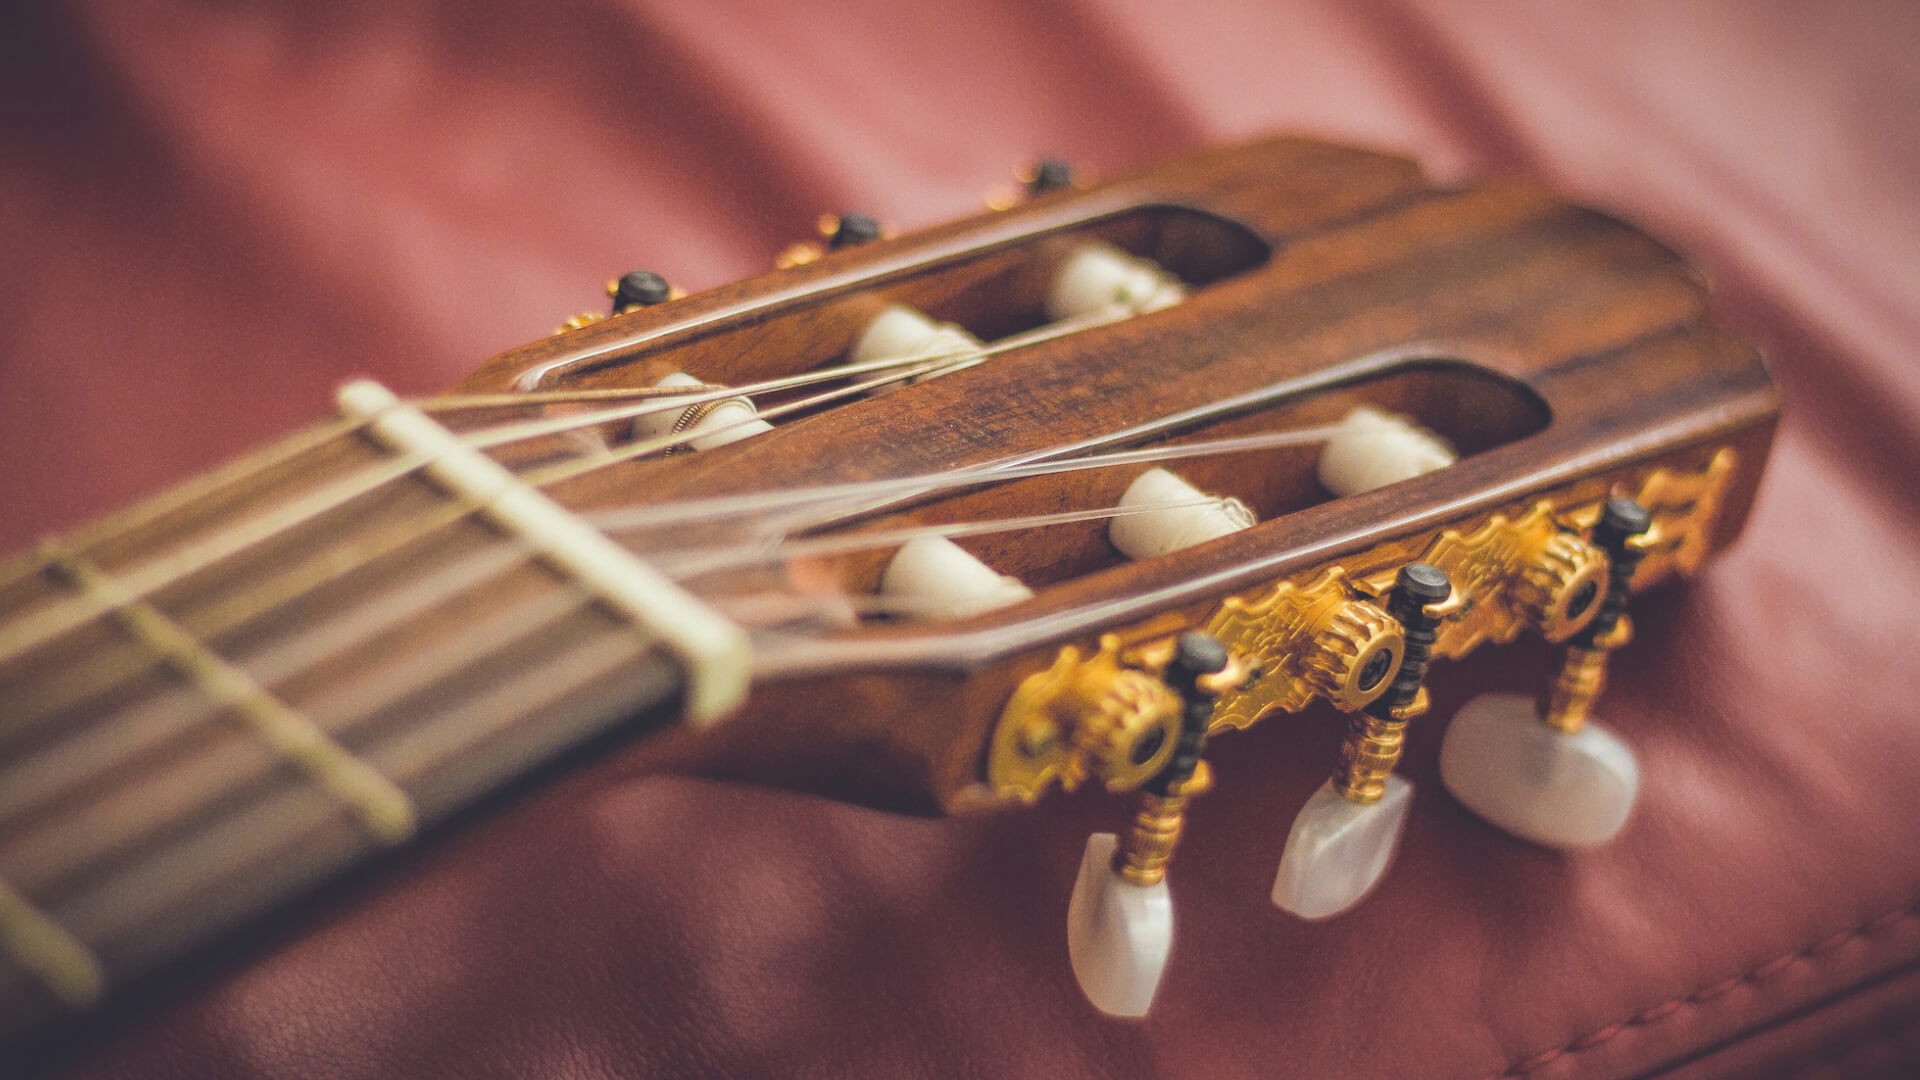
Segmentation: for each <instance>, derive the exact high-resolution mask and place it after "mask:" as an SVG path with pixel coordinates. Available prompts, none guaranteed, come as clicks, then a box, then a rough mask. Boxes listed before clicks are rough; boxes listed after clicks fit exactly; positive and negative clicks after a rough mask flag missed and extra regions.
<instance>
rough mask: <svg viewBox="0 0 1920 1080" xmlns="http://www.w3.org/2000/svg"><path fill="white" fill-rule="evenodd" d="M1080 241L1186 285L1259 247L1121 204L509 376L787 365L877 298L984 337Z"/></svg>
mask: <svg viewBox="0 0 1920 1080" xmlns="http://www.w3.org/2000/svg"><path fill="white" fill-rule="evenodd" d="M1092 241H1099V242H1103V243H1106V244H1110V245H1112V246H1114V247H1116V248H1118V249H1120V250H1121V251H1124V252H1126V253H1127V254H1129V255H1133V256H1136V257H1139V258H1144V259H1148V260H1151V261H1153V262H1155V263H1158V264H1160V265H1161V266H1163V267H1165V268H1166V269H1167V270H1168V271H1169V272H1171V273H1172V274H1173V275H1175V276H1176V277H1178V278H1179V279H1180V280H1181V281H1183V282H1185V283H1186V284H1188V285H1189V286H1191V287H1194V288H1195V289H1196V290H1203V289H1205V288H1206V287H1208V286H1210V285H1213V284H1215V283H1217V282H1220V281H1224V280H1227V279H1229V278H1233V277H1237V276H1239V275H1242V274H1245V273H1247V272H1248V271H1251V270H1255V269H1257V268H1259V267H1260V266H1262V265H1263V264H1265V262H1266V261H1267V259H1268V257H1269V256H1270V254H1271V249H1270V247H1269V245H1268V244H1267V243H1266V242H1265V241H1263V240H1262V239H1260V237H1259V236H1258V235H1257V234H1255V233H1254V232H1253V231H1252V230H1251V229H1249V228H1247V227H1246V226H1244V225H1242V224H1240V223H1238V222H1235V221H1232V220H1230V219H1228V218H1225V217H1222V216H1220V215H1218V214H1214V213H1210V212H1208V211H1205V210H1200V209H1195V208H1192V207H1187V206H1178V205H1169V204H1144V205H1138V206H1131V207H1127V208H1124V209H1118V210H1113V211H1109V212H1104V213H1096V214H1093V215H1090V216H1088V217H1085V218H1081V219H1078V220H1073V221H1070V222H1068V223H1066V224H1062V225H1058V226H1053V227H1045V228H1039V229H1036V230H1035V231H1033V232H1030V233H1025V234H1022V235H1018V236H1015V237H1013V238H1010V239H1003V240H999V241H989V242H986V243H983V244H981V245H979V246H978V247H974V248H971V249H969V250H966V251H963V252H961V253H959V254H955V255H948V256H935V257H931V258H926V259H924V260H918V261H904V262H902V263H900V264H899V265H895V266H889V267H885V268H882V269H880V270H878V271H877V272H875V273H873V274H871V275H868V276H864V277H863V278H862V279H861V280H859V281H858V282H857V283H854V284H852V285H851V286H849V287H846V288H832V289H822V290H818V291H812V292H808V293H806V294H804V295H800V296H795V297H791V298H787V299H785V300H782V299H780V298H771V299H770V300H769V301H768V302H767V303H765V304H764V305H761V306H759V307H758V309H757V310H753V311H739V312H730V313H728V315H729V317H727V318H724V319H719V320H713V321H711V322H706V323H704V324H702V325H698V326H694V327H688V328H686V329H685V330H684V331H678V332H676V331H669V332H667V333H664V334H659V335H654V336H648V337H645V338H642V339H640V340H639V341H637V342H635V343H634V345H633V346H632V347H631V348H618V349H614V350H612V351H610V352H608V353H607V354H606V355H604V356H603V355H598V354H597V353H596V354H592V355H590V356H587V357H582V358H579V359H578V361H577V362H575V361H567V362H565V363H557V362H555V361H547V362H546V363H543V364H534V365H531V366H529V367H527V368H525V369H523V370H522V372H521V373H520V378H519V385H520V388H521V389H532V388H534V384H535V383H537V385H538V388H540V389H547V390H551V389H558V388H562V387H568V388H590V387H620V386H636V385H652V384H653V383H655V382H657V381H658V380H659V379H661V378H663V377H665V376H666V375H668V374H671V373H673V372H675V371H687V372H690V373H692V374H694V375H696V376H698V377H700V378H702V379H706V380H709V381H712V382H718V383H725V384H728V385H740V384H745V383H751V382H755V381H759V380H763V379H770V378H777V377H781V376H787V375H795V374H799V373H802V372H806V371H812V370H815V369H818V368H823V367H827V366H829V365H832V364H835V363H838V362H840V361H841V360H842V359H843V358H844V357H845V355H846V353H847V351H848V349H849V348H851V346H852V344H853V342H854V341H855V340H856V339H857V338H858V336H859V335H860V333H861V332H862V331H863V330H864V329H865V328H866V326H867V324H868V323H869V322H870V321H871V320H872V319H873V318H874V316H876V315H878V314H879V313H880V311H881V310H882V309H884V308H885V307H886V306H887V305H889V304H901V305H905V306H907V307H910V308H914V309H916V310H918V311H921V312H923V313H925V314H927V315H929V316H931V317H932V318H934V319H936V320H938V321H942V322H953V323H957V324H959V325H960V326H963V327H965V328H966V329H967V330H969V331H971V332H972V333H973V334H975V335H976V336H978V337H980V338H983V339H985V340H987V341H989V342H991V341H992V340H994V339H996V338H1000V337H1005V336H1007V335H1009V334H1014V333H1018V332H1020V331H1023V330H1031V329H1034V328H1036V327H1039V326H1042V325H1044V324H1045V323H1047V322H1048V321H1049V320H1048V317H1047V315H1046V313H1045V311H1044V298H1045V296H1046V294H1047V291H1048V287H1049V283H1050V280H1051V276H1052V274H1053V273H1054V271H1055V270H1056V269H1057V268H1058V267H1059V265H1060V264H1061V262H1062V261H1063V260H1064V259H1065V258H1066V256H1067V255H1068V254H1069V253H1071V252H1072V251H1074V250H1075V249H1077V248H1078V247H1080V246H1081V245H1083V244H1086V243H1088V242H1092ZM856 257H857V258H869V257H870V255H869V253H868V252H865V251H856V252H845V253H835V254H833V255H829V256H827V257H826V258H825V259H823V260H821V264H819V265H822V266H826V267H830V266H831V265H832V263H833V262H834V261H835V260H836V259H840V258H847V259H853V258H856ZM809 269H812V268H811V267H809ZM658 314H659V313H657V312H648V311H643V312H637V313H634V314H633V315H627V316H618V317H615V318H613V319H609V320H606V321H605V322H602V323H596V324H594V325H593V326H592V327H590V328H589V329H588V330H586V331H584V332H582V333H581V334H580V336H581V337H583V338H585V337H587V336H589V335H592V336H595V337H598V336H600V335H604V334H606V333H608V332H609V331H611V330H616V329H619V328H620V327H621V326H622V325H623V324H629V323H638V322H641V321H642V320H647V319H655V318H657V316H658ZM563 340H564V339H563Z"/></svg>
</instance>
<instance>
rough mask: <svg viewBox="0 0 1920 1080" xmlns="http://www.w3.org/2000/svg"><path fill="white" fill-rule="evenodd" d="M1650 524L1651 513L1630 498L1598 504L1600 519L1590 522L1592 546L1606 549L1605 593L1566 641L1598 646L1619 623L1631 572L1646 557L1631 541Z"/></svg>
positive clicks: (1636, 568) (1578, 647) (1581, 646)
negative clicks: (1590, 617)
mask: <svg viewBox="0 0 1920 1080" xmlns="http://www.w3.org/2000/svg"><path fill="white" fill-rule="evenodd" d="M1651 528H1653V515H1652V514H1650V513H1648V512H1647V508H1646V507H1644V506H1641V505H1640V504H1639V503H1637V502H1634V501H1633V500H1632V499H1622V498H1612V499H1608V500H1607V502H1606V505H1605V506H1602V507H1601V508H1600V520H1599V521H1596V522H1594V523H1593V546H1594V547H1597V548H1599V549H1600V550H1601V551H1604V552H1606V553H1607V594H1606V595H1605V596H1604V597H1602V598H1601V600H1600V610H1599V611H1598V612H1597V613H1595V615H1594V616H1593V621H1592V622H1590V623H1588V624H1587V626H1586V629H1584V630H1582V631H1580V632H1579V633H1578V634H1575V635H1574V636H1573V639H1572V640H1571V641H1569V642H1568V644H1569V645H1571V646H1572V647H1574V648H1576V649H1593V648H1598V647H1599V643H1600V642H1601V641H1604V640H1606V639H1607V638H1608V637H1609V636H1610V635H1611V634H1612V633H1613V629H1614V627H1616V626H1618V625H1619V623H1620V616H1621V614H1622V613H1624V612H1625V611H1626V610H1627V592H1628V590H1629V589H1631V588H1632V585H1633V575H1634V572H1635V571H1636V570H1638V569H1640V560H1641V559H1642V558H1645V557H1646V552H1645V551H1643V550H1641V549H1640V547H1639V545H1636V544H1633V543H1630V541H1631V540H1632V539H1633V538H1634V537H1636V536H1639V535H1641V534H1642V533H1645V532H1646V531H1647V530H1648V529H1651Z"/></svg>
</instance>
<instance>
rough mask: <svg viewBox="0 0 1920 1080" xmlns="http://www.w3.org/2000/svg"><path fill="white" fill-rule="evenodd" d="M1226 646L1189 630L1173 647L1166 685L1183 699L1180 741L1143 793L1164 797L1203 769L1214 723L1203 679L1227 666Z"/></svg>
mask: <svg viewBox="0 0 1920 1080" xmlns="http://www.w3.org/2000/svg"><path fill="white" fill-rule="evenodd" d="M1228 659H1229V657H1228V655H1227V647H1226V646H1225V645H1223V644H1221V643H1220V639H1219V638H1217V637H1214V636H1213V635H1212V634H1203V633H1200V632H1199V631H1197V630H1195V631H1189V632H1187V633H1184V634H1181V635H1180V638H1179V640H1178V641H1176V642H1175V643H1174V646H1173V659H1172V660H1170V661H1168V662H1167V671H1166V675H1165V678H1166V680H1167V685H1168V686H1169V687H1170V688H1172V690H1173V692H1174V693H1176V694H1178V695H1179V696H1180V702H1181V707H1180V741H1179V742H1177V743H1175V744H1174V751H1173V757H1172V758H1171V759H1170V760H1168V762H1167V766H1166V768H1164V769H1161V770H1160V773H1159V775H1157V776H1155V777H1154V778H1153V779H1151V780H1148V781H1147V782H1146V783H1144V784H1142V785H1140V789H1141V790H1142V791H1145V792H1147V793H1148V794H1151V795H1159V796H1162V797H1165V796H1167V795H1170V794H1172V793H1173V792H1175V791H1177V790H1178V789H1179V788H1180V785H1182V784H1184V783H1186V782H1187V781H1188V780H1190V779H1192V777H1193V773H1194V770H1195V769H1198V768H1199V767H1200V755H1201V753H1202V752H1203V751H1204V750H1205V749H1206V744H1207V728H1208V726H1210V725H1211V724H1212V723H1213V698H1214V695H1213V694H1212V693H1210V692H1209V691H1208V690H1207V689H1206V688H1205V687H1203V686H1201V685H1200V680H1201V679H1202V678H1205V677H1206V676H1208V675H1212V674H1214V673H1215V672H1219V671H1224V670H1226V667H1227V661H1228Z"/></svg>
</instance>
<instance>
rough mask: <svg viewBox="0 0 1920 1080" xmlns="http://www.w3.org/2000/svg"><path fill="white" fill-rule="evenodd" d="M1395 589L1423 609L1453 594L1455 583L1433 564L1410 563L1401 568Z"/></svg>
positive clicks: (1395, 579)
mask: <svg viewBox="0 0 1920 1080" xmlns="http://www.w3.org/2000/svg"><path fill="white" fill-rule="evenodd" d="M1394 587H1395V588H1397V589H1399V590H1400V591H1401V592H1403V593H1405V594H1406V596H1407V599H1409V600H1412V601H1414V602H1415V603H1416V604H1418V605H1420V606H1421V607H1425V606H1426V605H1428V604H1437V603H1439V602H1440V601H1442V600H1445V599H1446V598H1447V597H1448V596H1450V595H1452V593H1453V583H1452V582H1450V581H1448V580H1447V572H1446V571H1445V570H1442V569H1440V568H1439V567H1437V566H1435V565H1433V564H1432V563H1423V562H1417V563H1408V564H1407V565H1405V566H1403V567H1401V568H1400V573H1399V575H1398V576H1397V577H1395V578H1394Z"/></svg>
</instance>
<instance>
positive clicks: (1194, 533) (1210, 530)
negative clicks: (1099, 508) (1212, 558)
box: [1107, 469, 1253, 559]
mask: <svg viewBox="0 0 1920 1080" xmlns="http://www.w3.org/2000/svg"><path fill="white" fill-rule="evenodd" d="M1120 507H1121V509H1123V510H1134V511H1138V512H1135V513H1127V514H1122V515H1120V516H1118V517H1116V518H1114V519H1113V521H1112V522H1111V523H1110V524H1109V525H1108V526H1107V536H1108V538H1109V539H1111V540H1112V541H1113V546H1114V547H1116V548H1119V549H1120V553H1121V554H1122V555H1125V556H1126V557H1127V558H1129V559H1151V558H1154V557H1155V556H1159V555H1170V554H1172V553H1173V552H1176V551H1180V550H1182V549H1184V548H1190V547H1192V546H1194V545H1195V544H1203V543H1206V542H1207V541H1208V540H1215V539H1218V538H1220V537H1222V536H1226V535H1228V534H1229V533H1236V532H1239V531H1240V530H1241V529H1244V528H1247V527H1248V526H1250V525H1252V524H1253V511H1251V510H1249V509H1247V506H1246V504H1245V503H1243V502H1241V501H1240V500H1238V499H1222V498H1217V497H1215V496H1211V495H1208V494H1206V493H1205V492H1203V491H1201V490H1200V489H1199V488H1196V487H1194V486H1193V485H1192V484H1189V483H1187V482H1186V481H1185V480H1182V479H1181V478H1180V477H1178V476H1176V475H1174V474H1173V473H1171V472H1168V471H1167V470H1165V469H1148V470H1147V471H1146V472H1143V473H1141V474H1140V476H1139V478H1138V479H1136V480H1135V481H1134V482H1133V483H1132V484H1129V485H1128V486H1127V490H1126V493H1125V494H1123V495H1121V496H1120ZM1147 507H1164V508H1165V509H1158V510H1154V509H1145V508H1147Z"/></svg>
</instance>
